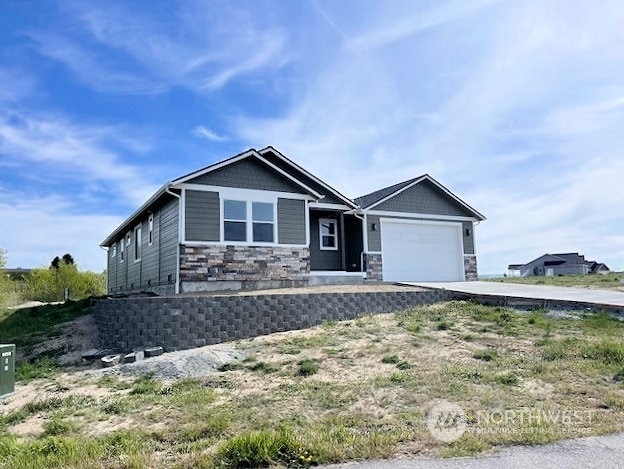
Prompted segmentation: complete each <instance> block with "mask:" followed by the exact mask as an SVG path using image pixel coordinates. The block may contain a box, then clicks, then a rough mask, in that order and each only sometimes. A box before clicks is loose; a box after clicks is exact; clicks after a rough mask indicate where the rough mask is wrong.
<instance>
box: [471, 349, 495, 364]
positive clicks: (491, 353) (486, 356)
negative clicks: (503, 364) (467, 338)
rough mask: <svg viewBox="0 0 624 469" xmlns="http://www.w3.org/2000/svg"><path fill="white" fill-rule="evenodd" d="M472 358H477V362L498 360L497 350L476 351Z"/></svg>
mask: <svg viewBox="0 0 624 469" xmlns="http://www.w3.org/2000/svg"><path fill="white" fill-rule="evenodd" d="M472 358H476V359H477V360H483V361H484V362H489V361H492V360H494V358H496V350H489V349H484V350H476V351H475V352H474V353H473V354H472Z"/></svg>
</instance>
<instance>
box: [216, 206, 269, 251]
mask: <svg viewBox="0 0 624 469" xmlns="http://www.w3.org/2000/svg"><path fill="white" fill-rule="evenodd" d="M237 197H238V198H237ZM258 199H261V200H258ZM226 200H235V201H239V202H245V211H246V219H245V235H246V241H228V240H226V239H225V222H226V221H235V222H242V221H243V220H234V219H230V218H228V219H226V218H225V208H224V204H225V201H226ZM254 202H262V203H270V204H272V205H273V222H264V221H257V222H256V223H272V224H273V242H271V243H269V242H266V241H253V224H254V220H253V203H254ZM219 203H220V213H219V218H220V223H221V236H220V243H221V244H225V245H228V246H278V245H279V244H278V242H277V197H271V196H267V195H264V196H263V197H259V198H256V197H254V198H252V199H246V198H242V197H240V196H239V195H238V196H237V195H234V196H233V197H225V198H224V197H222V196H220V197H219Z"/></svg>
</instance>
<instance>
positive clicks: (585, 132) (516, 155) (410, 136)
mask: <svg viewBox="0 0 624 469" xmlns="http://www.w3.org/2000/svg"><path fill="white" fill-rule="evenodd" d="M565 5H566V4H565V3H564V2H560V3H557V2H555V3H554V4H550V3H548V4H546V3H543V2H539V1H533V2H523V3H522V4H518V3H513V2H506V3H505V4H504V5H499V4H498V2H478V3H476V4H473V3H467V2H446V3H442V4H436V6H435V7H432V8H431V9H426V10H422V9H420V10H419V7H418V6H416V5H414V4H412V5H411V6H407V7H404V8H402V9H401V11H399V9H398V8H397V9H395V11H394V12H393V13H394V15H393V16H391V15H388V14H387V10H386V9H384V8H382V7H378V10H377V9H374V8H373V9H371V10H370V11H368V15H369V16H368V21H367V22H366V25H367V28H366V29H365V30H363V31H361V32H360V34H357V31H356V32H355V33H354V32H353V31H350V37H352V38H353V39H351V40H349V41H348V42H347V46H346V47H342V48H340V49H339V50H340V52H339V53H338V54H336V55H334V56H332V57H327V58H326V60H325V62H324V64H323V65H324V66H323V68H322V69H320V71H319V72H318V73H317V75H316V76H315V80H314V81H313V82H312V84H311V85H310V86H308V87H307V88H306V89H305V90H302V95H303V96H304V97H303V99H302V100H301V101H300V102H299V103H297V104H295V105H294V106H293V107H292V108H291V109H290V111H289V112H288V113H287V114H286V115H285V116H278V117H272V118H268V119H258V118H249V117H246V116H245V117H241V118H240V119H238V120H236V121H235V122H234V123H233V126H232V127H233V129H239V135H240V136H241V137H242V138H245V139H246V140H248V141H249V143H250V144H251V143H253V144H257V143H256V142H258V141H260V142H261V143H262V144H265V143H272V144H275V145H277V146H278V147H279V148H280V149H282V150H283V151H284V152H286V153H287V154H290V155H291V156H293V157H294V158H295V159H297V160H298V161H299V162H301V163H302V164H303V165H304V166H307V167H310V168H311V169H312V170H313V171H315V172H317V173H318V174H320V175H321V176H322V177H324V178H326V180H328V181H329V182H330V183H333V184H334V185H336V186H338V187H341V188H344V190H345V192H346V193H347V194H349V195H352V196H354V195H360V194H361V193H364V192H367V191H369V190H373V189H375V188H379V187H383V186H385V185H389V184H392V183H394V182H397V181H399V180H403V179H406V178H408V177H410V176H415V175H418V174H422V173H425V172H428V173H430V174H432V175H434V177H436V178H438V179H439V180H440V181H442V182H443V183H445V184H447V185H449V186H450V187H451V189H452V190H454V191H455V192H456V193H458V194H459V195H460V196H462V197H464V198H465V199H466V200H467V201H468V202H469V203H471V204H472V205H474V206H475V207H478V208H479V210H480V211H482V212H483V213H485V214H486V216H488V220H487V221H486V222H484V223H483V224H482V226H480V227H479V229H478V231H479V235H480V236H479V237H478V238H477V242H478V248H479V260H480V264H481V265H480V268H481V271H482V272H499V273H500V272H503V271H504V269H505V266H506V264H507V263H510V262H514V261H522V260H523V259H525V258H526V257H531V256H534V255H535V256H536V255H539V254H541V253H542V252H544V251H546V250H560V249H566V250H573V251H576V250H582V251H587V255H589V256H592V257H594V256H595V257H601V256H602V258H603V260H604V261H605V262H607V263H609V262H611V263H613V264H614V265H615V266H616V267H617V266H619V267H620V268H624V251H622V250H619V251H617V250H615V251H614V246H615V245H614V244H613V242H616V241H619V240H621V235H620V233H621V221H618V219H617V217H616V216H615V215H614V214H615V213H617V212H618V209H617V208H616V207H617V206H618V205H619V204H622V203H624V200H622V196H620V195H619V194H622V191H620V190H619V185H620V183H619V182H618V180H619V179H621V175H622V174H624V167H622V166H621V163H620V161H622V160H624V154H623V153H622V151H621V142H619V133H620V130H619V129H621V128H622V127H623V126H624V112H623V111H624V109H622V107H621V99H622V89H623V86H624V82H623V81H622V78H621V77H622V76H624V50H622V49H621V48H617V47H614V44H619V43H622V42H623V41H624V31H623V30H622V29H621V23H622V21H624V7H623V6H622V5H621V4H619V3H618V2H609V4H608V5H606V4H605V5H603V6H602V7H601V8H595V5H594V4H593V3H591V2H578V3H577V4H575V7H574V8H567V7H566V6H565ZM503 6H504V7H503ZM477 9H478V12H479V14H478V15H477V14H475V13H476V11H477ZM414 19H416V20H414ZM408 20H409V21H408ZM336 21H338V22H340V18H339V19H338V20H336ZM343 21H344V19H343ZM360 22H362V20H361V17H360ZM416 33H419V34H416ZM445 41H448V47H443V46H442V45H443V44H445ZM381 46H384V47H383V54H381V53H380V51H379V50H378V49H379V48H380V47H381ZM307 53H311V52H310V51H307ZM525 132H526V134H525ZM529 132H530V135H529V134H528V133H529ZM598 187H600V189H599V190H594V189H592V188H598ZM616 193H617V195H616ZM605 194H614V195H613V196H609V197H607V196H605ZM606 199H609V200H608V201H607V200H606ZM607 241H608V242H610V243H611V244H607ZM621 245H622V244H620V246H621ZM558 246H559V247H558Z"/></svg>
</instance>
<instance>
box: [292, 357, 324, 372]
mask: <svg viewBox="0 0 624 469" xmlns="http://www.w3.org/2000/svg"><path fill="white" fill-rule="evenodd" d="M318 370H319V365H318V363H316V362H315V361H314V360H308V359H306V360H302V361H300V362H299V371H298V372H297V374H298V375H299V376H312V375H314V374H316V373H317V372H318Z"/></svg>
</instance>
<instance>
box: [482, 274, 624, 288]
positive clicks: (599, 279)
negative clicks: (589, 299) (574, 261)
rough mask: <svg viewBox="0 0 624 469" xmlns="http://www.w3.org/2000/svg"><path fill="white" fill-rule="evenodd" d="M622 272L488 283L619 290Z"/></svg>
mask: <svg viewBox="0 0 624 469" xmlns="http://www.w3.org/2000/svg"><path fill="white" fill-rule="evenodd" d="M622 279H624V273H623V272H612V273H609V274H605V275H558V276H553V277H541V276H534V277H502V278H489V279H487V281H488V282H504V283H521V284H526V285H553V286H559V287H587V288H620V287H624V283H622Z"/></svg>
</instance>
